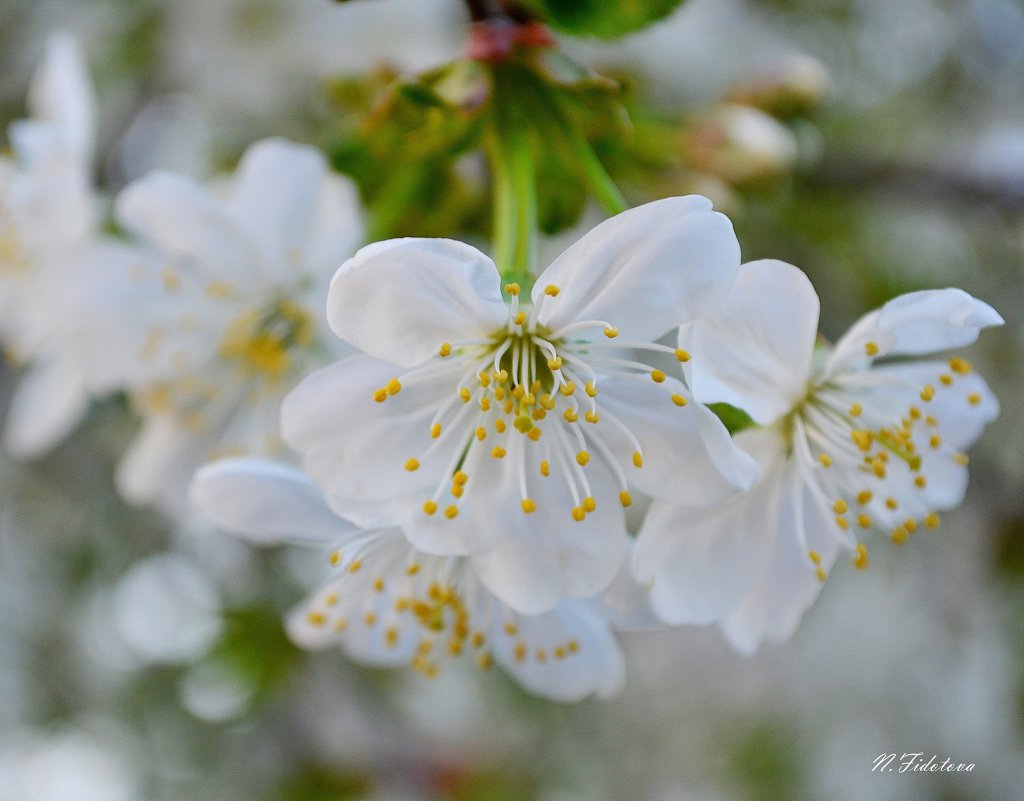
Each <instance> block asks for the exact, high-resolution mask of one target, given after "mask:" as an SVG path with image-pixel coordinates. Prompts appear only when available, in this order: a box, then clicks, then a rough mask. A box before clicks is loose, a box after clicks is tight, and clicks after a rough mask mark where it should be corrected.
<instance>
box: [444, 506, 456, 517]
mask: <svg viewBox="0 0 1024 801" xmlns="http://www.w3.org/2000/svg"><path fill="white" fill-rule="evenodd" d="M444 516H445V517H447V518H448V519H449V520H454V519H455V518H456V517H458V516H459V507H458V506H449V507H448V508H447V509H445V510H444Z"/></svg>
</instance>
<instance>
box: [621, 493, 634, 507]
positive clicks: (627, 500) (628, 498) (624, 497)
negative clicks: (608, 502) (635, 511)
mask: <svg viewBox="0 0 1024 801" xmlns="http://www.w3.org/2000/svg"><path fill="white" fill-rule="evenodd" d="M619 503H621V504H622V506H623V507H624V508H625V507H629V506H632V505H633V496H632V495H630V494H629V492H628V491H626V490H623V491H622V492H620V493H619Z"/></svg>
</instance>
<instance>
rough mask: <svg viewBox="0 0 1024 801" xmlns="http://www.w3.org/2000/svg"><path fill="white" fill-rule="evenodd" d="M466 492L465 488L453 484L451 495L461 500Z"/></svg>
mask: <svg viewBox="0 0 1024 801" xmlns="http://www.w3.org/2000/svg"><path fill="white" fill-rule="evenodd" d="M465 491H466V488H465V487H460V486H459V485H458V484H452V489H451V493H452V495H453V496H454V497H456V498H461V497H462V494H463V493H464V492H465Z"/></svg>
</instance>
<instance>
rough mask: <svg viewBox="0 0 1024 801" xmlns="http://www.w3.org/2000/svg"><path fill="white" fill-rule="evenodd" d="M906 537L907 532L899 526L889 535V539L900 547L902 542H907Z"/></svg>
mask: <svg viewBox="0 0 1024 801" xmlns="http://www.w3.org/2000/svg"><path fill="white" fill-rule="evenodd" d="M908 536H909V535H908V534H907V530H906V529H905V528H903V526H899V527H898V528H894V529H893V530H892V533H891V534H890V535H889V539H890V540H892V541H893V542H894V543H896V544H897V545H902V544H903V543H904V542H906V541H907V537H908Z"/></svg>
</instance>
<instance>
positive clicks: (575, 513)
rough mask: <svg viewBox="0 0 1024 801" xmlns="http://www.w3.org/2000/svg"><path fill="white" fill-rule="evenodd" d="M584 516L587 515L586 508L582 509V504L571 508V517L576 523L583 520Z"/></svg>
mask: <svg viewBox="0 0 1024 801" xmlns="http://www.w3.org/2000/svg"><path fill="white" fill-rule="evenodd" d="M586 517H587V510H586V509H584V508H583V507H582V506H576V507H573V510H572V519H573V520H575V521H576V522H577V523H580V522H582V521H583V520H585V519H586Z"/></svg>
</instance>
